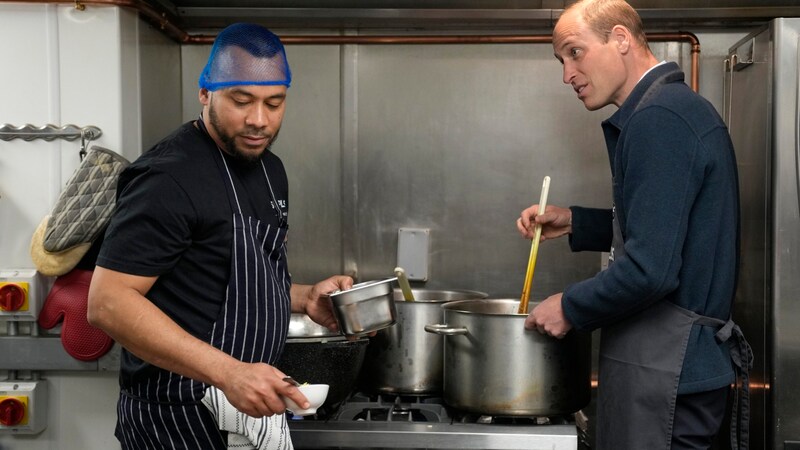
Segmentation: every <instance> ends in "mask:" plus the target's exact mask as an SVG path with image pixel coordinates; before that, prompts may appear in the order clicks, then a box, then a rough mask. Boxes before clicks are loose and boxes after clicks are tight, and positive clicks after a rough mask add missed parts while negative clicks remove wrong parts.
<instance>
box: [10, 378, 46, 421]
mask: <svg viewBox="0 0 800 450" xmlns="http://www.w3.org/2000/svg"><path fill="white" fill-rule="evenodd" d="M46 405H47V382H46V381H45V380H36V381H13V380H11V381H3V382H0V434H9V433H10V434H37V433H40V432H42V430H44V429H45V427H46V425H47V408H46Z"/></svg>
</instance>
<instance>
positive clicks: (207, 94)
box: [197, 88, 211, 106]
mask: <svg viewBox="0 0 800 450" xmlns="http://www.w3.org/2000/svg"><path fill="white" fill-rule="evenodd" d="M197 97H198V98H199V99H200V103H201V104H202V105H203V106H208V102H209V101H211V91H209V90H208V89H206V88H201V89H200V92H199V93H198V94H197Z"/></svg>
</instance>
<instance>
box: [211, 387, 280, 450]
mask: <svg viewBox="0 0 800 450" xmlns="http://www.w3.org/2000/svg"><path fill="white" fill-rule="evenodd" d="M202 402H203V404H204V405H205V406H206V408H208V409H209V411H211V413H212V414H213V415H214V417H215V418H216V420H217V425H218V426H219V428H220V429H221V430H225V431H228V433H229V434H228V448H229V449H238V450H243V449H246V450H294V445H292V438H291V436H290V435H289V425H288V423H287V421H286V414H275V415H273V416H270V417H258V418H256V417H251V416H248V415H247V414H245V413H243V412H240V411H239V410H237V409H236V408H235V407H234V406H233V405H231V404H230V402H229V401H228V398H227V397H225V394H224V393H223V392H222V391H220V390H219V389H217V388H215V387H213V386H212V387H209V388H208V389H207V390H206V395H205V396H204V397H203V400H202Z"/></svg>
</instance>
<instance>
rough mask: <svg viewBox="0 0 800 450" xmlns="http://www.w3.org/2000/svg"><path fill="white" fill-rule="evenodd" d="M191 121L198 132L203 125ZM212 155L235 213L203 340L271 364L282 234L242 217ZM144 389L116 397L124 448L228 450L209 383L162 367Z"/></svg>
mask: <svg viewBox="0 0 800 450" xmlns="http://www.w3.org/2000/svg"><path fill="white" fill-rule="evenodd" d="M197 123H198V126H199V127H200V128H201V129H202V130H203V131H205V126H204V124H203V122H202V120H198V122H197ZM212 151H215V152H218V155H215V156H214V158H215V161H216V162H217V166H218V168H219V171H220V176H221V177H222V178H223V180H224V184H225V188H226V191H227V193H228V200H229V203H230V206H231V209H232V210H233V211H234V214H233V239H232V248H231V269H230V270H231V273H230V279H229V280H228V287H227V289H226V292H225V299H224V301H223V304H222V307H221V308H220V312H219V315H218V316H217V319H216V320H215V322H214V325H213V327H212V329H211V330H210V332H209V333H208V334H207V335H206V336H205V341H206V342H208V343H209V344H211V345H213V346H214V347H216V348H218V349H220V350H222V351H223V352H225V353H227V354H229V355H231V356H233V357H234V358H236V359H239V360H241V361H245V362H251V363H252V362H263V363H266V364H270V365H274V364H275V362H276V361H277V360H278V358H279V356H280V354H281V353H282V351H283V347H284V345H285V343H286V336H287V333H288V328H289V318H290V316H291V300H290V296H289V292H290V288H291V277H290V275H289V270H288V266H287V264H286V234H287V228H286V227H284V226H275V225H269V224H263V223H262V222H261V221H260V220H258V219H257V218H253V217H244V215H243V214H242V209H241V206H240V204H239V198H238V194H237V192H236V188H235V186H234V184H233V178H232V176H231V173H230V170H229V168H228V165H227V162H226V161H225V158H224V157H223V154H222V151H221V150H220V149H218V148H217V149H214V150H212ZM261 166H262V169H263V171H264V177H265V181H266V187H267V188H268V189H269V191H270V196H271V200H272V204H273V208H275V210H276V213H277V214H278V218H279V223H281V224H283V223H285V222H284V220H283V214H282V211H281V210H280V206H279V205H278V202H277V201H276V199H275V196H274V194H273V193H272V186H271V183H270V181H269V177H268V176H267V171H266V168H265V167H264V163H263V162H262V163H261ZM143 383H145V384H147V386H146V387H145V388H143V389H136V388H135V387H134V388H131V389H130V390H123V391H122V392H121V395H120V400H119V402H118V405H117V413H118V422H117V429H116V435H117V437H118V438H119V440H120V443H121V444H122V448H123V449H131V450H133V449H149V448H153V449H162V448H168V449H187V450H188V449H200V448H202V449H213V450H216V449H220V450H222V449H227V448H228V443H227V439H226V433H223V432H221V431H220V430H219V428H218V426H217V422H216V419H215V417H214V416H213V414H212V413H211V412H210V411H209V410H208V409H207V408H206V406H205V405H203V404H202V403H201V400H202V398H203V396H204V395H205V391H206V389H207V388H208V385H206V384H205V383H200V382H198V381H195V380H192V379H190V378H186V377H184V376H182V375H179V374H176V373H173V372H170V371H167V370H163V369H159V370H158V371H156V373H155V374H154V375H153V376H152V377H150V379H148V380H146V381H143ZM151 384H152V386H151ZM153 386H154V387H155V388H153ZM142 392H147V393H151V392H154V393H155V394H154V395H153V397H152V398H146V397H141V396H139V395H137V394H140V393H142ZM276 423H278V424H279V426H277V427H273V428H272V429H271V433H273V435H274V436H273V437H272V439H275V440H278V441H279V442H281V443H282V445H281V448H286V449H290V448H292V447H291V445H292V444H291V439H290V437H289V428H288V425H287V423H286V420H285V416H284V415H283V414H281V415H279V417H278V421H277V422H276Z"/></svg>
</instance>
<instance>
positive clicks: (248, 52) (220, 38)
mask: <svg viewBox="0 0 800 450" xmlns="http://www.w3.org/2000/svg"><path fill="white" fill-rule="evenodd" d="M198 84H199V85H200V88H205V89H208V90H209V91H215V90H217V89H219V88H224V87H228V86H237V85H284V86H286V87H289V86H290V85H291V84H292V72H291V71H290V70H289V62H288V61H286V52H285V50H284V49H283V44H281V40H280V39H279V38H278V36H276V35H275V34H273V33H272V32H271V31H269V30H268V29H266V28H264V27H262V26H261V25H256V24H252V23H236V24H233V25H230V26H229V27H227V28H225V29H224V30H222V31H221V32H220V33H219V35H217V38H216V39H215V40H214V46H213V47H211V54H210V55H209V57H208V62H207V63H206V66H205V67H204V68H203V72H202V73H201V74H200V79H199V80H198Z"/></svg>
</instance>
